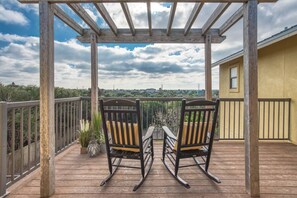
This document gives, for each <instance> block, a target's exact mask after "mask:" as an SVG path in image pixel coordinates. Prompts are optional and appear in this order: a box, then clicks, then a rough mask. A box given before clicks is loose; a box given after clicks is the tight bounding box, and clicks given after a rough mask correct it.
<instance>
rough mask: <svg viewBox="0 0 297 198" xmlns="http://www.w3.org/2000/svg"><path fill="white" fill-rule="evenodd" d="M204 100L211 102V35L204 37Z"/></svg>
mask: <svg viewBox="0 0 297 198" xmlns="http://www.w3.org/2000/svg"><path fill="white" fill-rule="evenodd" d="M204 51H205V99H206V100H212V90H211V35H210V34H207V35H205V47H204Z"/></svg>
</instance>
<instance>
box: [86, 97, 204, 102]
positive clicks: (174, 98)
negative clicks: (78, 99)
mask: <svg viewBox="0 0 297 198" xmlns="http://www.w3.org/2000/svg"><path fill="white" fill-rule="evenodd" d="M119 98H125V99H127V100H136V99H139V100H140V101H165V102H166V101H182V99H186V100H204V98H202V97H199V98H198V97H195V98H184V97H101V98H100V99H103V100H104V99H105V100H111V99H119ZM82 99H90V97H82Z"/></svg>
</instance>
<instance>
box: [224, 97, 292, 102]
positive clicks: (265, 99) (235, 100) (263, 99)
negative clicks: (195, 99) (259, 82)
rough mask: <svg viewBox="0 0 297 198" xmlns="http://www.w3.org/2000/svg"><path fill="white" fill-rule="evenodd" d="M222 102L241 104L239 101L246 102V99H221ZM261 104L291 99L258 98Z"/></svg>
mask: <svg viewBox="0 0 297 198" xmlns="http://www.w3.org/2000/svg"><path fill="white" fill-rule="evenodd" d="M220 101H223V102H225V101H227V102H228V101H231V102H233V101H234V102H237V101H238V102H239V101H244V98H220ZM258 101H259V102H269V101H270V102H273V101H275V102H290V101H291V98H258Z"/></svg>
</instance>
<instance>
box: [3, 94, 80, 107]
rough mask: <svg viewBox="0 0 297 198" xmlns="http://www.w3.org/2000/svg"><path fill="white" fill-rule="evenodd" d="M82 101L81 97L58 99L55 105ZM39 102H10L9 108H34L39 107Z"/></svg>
mask: <svg viewBox="0 0 297 198" xmlns="http://www.w3.org/2000/svg"><path fill="white" fill-rule="evenodd" d="M79 100H81V97H72V98H58V99H55V103H62V102H74V101H79ZM38 105H39V100H32V101H21V102H8V103H7V108H8V109H12V108H23V107H33V106H38Z"/></svg>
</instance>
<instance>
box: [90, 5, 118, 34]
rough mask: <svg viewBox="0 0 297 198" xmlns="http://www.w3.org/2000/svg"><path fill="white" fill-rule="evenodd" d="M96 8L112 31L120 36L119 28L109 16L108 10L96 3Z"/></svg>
mask: <svg viewBox="0 0 297 198" xmlns="http://www.w3.org/2000/svg"><path fill="white" fill-rule="evenodd" d="M94 5H95V7H96V8H97V10H98V12H99V13H100V14H101V16H102V18H103V19H104V20H105V22H106V23H107V25H108V26H109V28H110V29H111V31H112V32H113V33H114V35H115V36H116V35H117V34H118V28H117V26H116V24H115V23H114V22H113V20H112V18H111V16H110V15H109V13H108V11H107V10H106V8H105V6H104V5H103V3H94Z"/></svg>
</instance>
